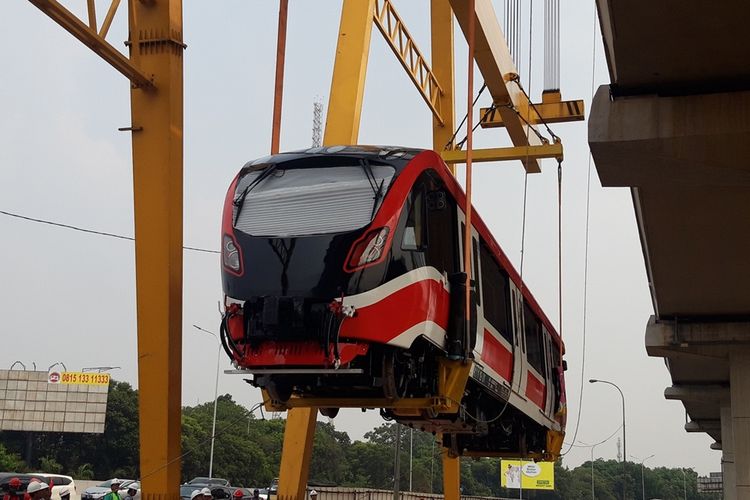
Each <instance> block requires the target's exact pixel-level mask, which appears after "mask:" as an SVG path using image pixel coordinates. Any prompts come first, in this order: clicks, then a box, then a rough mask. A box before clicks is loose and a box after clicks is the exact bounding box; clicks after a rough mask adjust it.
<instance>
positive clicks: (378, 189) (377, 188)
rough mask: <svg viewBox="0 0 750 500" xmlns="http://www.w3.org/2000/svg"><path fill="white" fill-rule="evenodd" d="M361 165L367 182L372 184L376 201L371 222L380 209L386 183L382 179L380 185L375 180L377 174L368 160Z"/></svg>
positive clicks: (361, 162) (362, 161) (363, 160)
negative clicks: (379, 203) (376, 211)
mask: <svg viewBox="0 0 750 500" xmlns="http://www.w3.org/2000/svg"><path fill="white" fill-rule="evenodd" d="M359 164H360V165H361V166H362V170H364V171H365V176H366V177H367V182H369V183H370V187H371V188H372V194H373V200H374V201H373V203H372V213H371V214H370V220H372V218H373V217H375V210H377V208H378V202H379V201H380V200H381V199H382V198H383V184H384V183H385V179H381V180H380V184H378V180H377V179H376V178H375V173H374V172H373V171H372V166H371V165H370V162H369V161H368V160H367V159H366V158H365V159H362V160H359Z"/></svg>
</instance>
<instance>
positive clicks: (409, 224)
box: [401, 185, 427, 251]
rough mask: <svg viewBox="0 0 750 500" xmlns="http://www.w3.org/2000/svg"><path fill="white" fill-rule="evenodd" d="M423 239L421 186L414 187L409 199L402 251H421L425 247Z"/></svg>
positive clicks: (422, 197) (423, 214) (422, 191)
mask: <svg viewBox="0 0 750 500" xmlns="http://www.w3.org/2000/svg"><path fill="white" fill-rule="evenodd" d="M425 240H426V238H425V206H424V189H422V187H421V185H418V186H417V187H415V189H414V192H413V193H412V198H411V207H410V208H409V216H408V218H407V219H406V226H404V236H403V239H402V241H401V249H402V250H411V251H422V250H424V249H425V246H426V243H427V242H426V241H425Z"/></svg>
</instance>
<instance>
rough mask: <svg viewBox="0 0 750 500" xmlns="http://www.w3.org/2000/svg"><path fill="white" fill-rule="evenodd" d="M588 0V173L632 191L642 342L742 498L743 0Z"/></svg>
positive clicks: (748, 380)
mask: <svg viewBox="0 0 750 500" xmlns="http://www.w3.org/2000/svg"><path fill="white" fill-rule="evenodd" d="M596 1H597V8H598V10H599V20H600V24H601V30H602V36H603V39H604V46H605V50H606V56H607V64H608V67H609V73H610V81H611V83H610V85H605V86H602V87H601V88H599V89H598V91H597V93H596V95H595V98H594V102H593V104H592V109H591V116H590V119H589V145H590V148H591V152H592V155H593V158H594V161H595V163H596V167H597V171H598V174H599V178H600V180H601V182H602V185H604V186H612V187H629V188H630V190H631V193H632V198H633V207H634V209H635V215H636V218H637V222H638V228H639V232H640V239H641V245H642V248H643V256H644V261H645V264H646V272H647V275H648V280H649V286H650V290H651V298H652V302H653V306H654V311H655V315H654V316H653V317H651V318H650V319H649V320H648V324H647V326H646V335H645V337H646V350H647V352H648V354H649V355H650V356H658V357H663V358H664V359H665V363H666V367H667V369H668V370H669V372H670V375H671V378H672V384H673V385H672V386H671V387H667V388H666V390H665V393H664V394H665V397H666V398H667V399H673V400H679V401H681V402H682V404H683V405H684V406H685V410H686V412H687V415H688V418H689V420H688V422H687V423H686V424H685V430H686V431H688V432H705V433H707V434H709V435H710V436H711V437H712V438H713V439H715V441H716V442H715V443H714V444H713V445H712V448H715V449H721V450H722V453H723V458H722V470H723V473H724V498H726V499H740V500H746V499H750V44H748V43H746V42H745V41H744V40H743V39H744V34H745V30H746V29H747V27H746V22H747V19H750V3H748V2H746V1H743V0H726V1H724V2H719V3H717V4H711V3H706V2H704V1H701V0H682V1H676V0H675V1H672V0H669V1H663V2H653V1H650V0H629V1H622V0H596ZM677 424H678V423H677V422H675V425H677Z"/></svg>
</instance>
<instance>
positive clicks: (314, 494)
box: [310, 490, 318, 500]
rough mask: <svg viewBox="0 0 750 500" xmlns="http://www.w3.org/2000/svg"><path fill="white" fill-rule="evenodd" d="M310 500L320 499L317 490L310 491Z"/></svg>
mask: <svg viewBox="0 0 750 500" xmlns="http://www.w3.org/2000/svg"><path fill="white" fill-rule="evenodd" d="M310 498H311V500H317V498H318V492H317V491H315V490H312V491H310Z"/></svg>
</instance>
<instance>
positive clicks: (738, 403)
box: [722, 346, 750, 500]
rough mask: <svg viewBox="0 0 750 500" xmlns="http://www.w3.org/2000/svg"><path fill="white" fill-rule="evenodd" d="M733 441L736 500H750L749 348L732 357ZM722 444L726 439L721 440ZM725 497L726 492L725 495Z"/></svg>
mask: <svg viewBox="0 0 750 500" xmlns="http://www.w3.org/2000/svg"><path fill="white" fill-rule="evenodd" d="M729 391H730V394H731V398H732V405H731V411H732V438H733V439H732V441H733V445H734V446H733V451H734V471H735V481H736V490H735V491H736V492H737V497H736V498H737V500H750V398H748V394H750V348H748V347H744V346H743V347H737V348H735V349H732V350H731V351H730V353H729ZM722 442H723V439H722ZM725 493H726V492H725Z"/></svg>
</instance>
